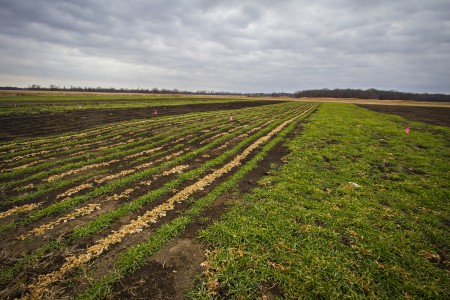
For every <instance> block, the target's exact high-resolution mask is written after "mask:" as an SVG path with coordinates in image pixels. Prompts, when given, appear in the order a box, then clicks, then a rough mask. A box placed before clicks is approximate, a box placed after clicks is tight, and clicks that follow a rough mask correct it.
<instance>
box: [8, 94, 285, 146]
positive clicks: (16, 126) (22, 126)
mask: <svg viewBox="0 0 450 300" xmlns="http://www.w3.org/2000/svg"><path fill="white" fill-rule="evenodd" d="M275 103H281V101H242V102H241V101H239V102H230V103H211V104H191V105H178V106H159V107H145V108H125V109H95V110H94V109H92V110H74V111H67V112H62V113H42V114H36V115H9V116H0V141H9V140H13V139H16V138H24V137H36V136H46V135H51V134H61V133H65V132H70V131H79V130H84V129H88V128H92V127H94V126H98V125H104V124H107V123H112V122H119V121H128V120H133V119H149V118H156V117H161V116H167V115H178V114H186V113H192V112H207V111H216V110H230V109H240V108H245V107H254V106H260V105H268V104H275ZM155 110H156V112H157V114H154V112H155Z"/></svg>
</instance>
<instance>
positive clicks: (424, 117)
mask: <svg viewBox="0 0 450 300" xmlns="http://www.w3.org/2000/svg"><path fill="white" fill-rule="evenodd" d="M358 106H360V107H363V108H366V109H370V110H373V111H376V112H380V113H385V114H391V115H399V116H402V117H405V118H407V119H410V120H414V121H420V122H425V123H430V124H433V125H440V126H447V127H449V126H450V107H421V106H403V105H402V106H400V105H371V104H370V105H369V104H358Z"/></svg>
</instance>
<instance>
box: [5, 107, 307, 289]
mask: <svg viewBox="0 0 450 300" xmlns="http://www.w3.org/2000/svg"><path fill="white" fill-rule="evenodd" d="M311 108H312V107H311V106H309V105H300V104H283V105H272V106H267V107H261V108H258V109H251V110H240V111H239V113H238V114H236V116H234V118H235V119H239V122H238V123H236V122H231V121H230V120H228V115H227V113H219V114H218V115H219V117H216V118H213V116H214V115H213V114H208V118H209V119H208V120H206V119H204V118H203V120H204V121H203V122H198V123H195V122H193V121H192V120H191V121H190V122H185V123H184V126H183V127H180V128H179V129H178V131H177V130H172V133H170V134H168V133H167V132H168V128H166V129H165V130H164V127H161V130H160V131H159V132H158V134H157V135H155V136H156V138H155V140H154V142H153V143H151V142H150V143H149V144H148V147H146V148H145V149H144V148H139V145H143V144H139V145H135V146H136V148H139V149H137V150H135V148H132V147H133V146H131V147H130V148H127V147H123V148H119V150H118V151H119V152H117V153H115V151H116V150H117V149H114V147H112V150H111V152H112V153H111V154H108V152H106V153H105V152H102V153H101V154H102V156H98V157H96V158H95V159H92V160H89V159H88V160H87V161H89V162H88V163H86V164H82V165H80V166H79V168H84V167H87V168H86V169H82V170H81V171H79V172H74V171H75V170H78V169H77V168H74V166H73V165H71V164H70V162H69V163H68V164H64V163H62V164H59V165H57V166H56V167H55V168H54V169H50V170H48V171H45V172H47V174H46V175H45V176H42V174H41V176H40V177H39V178H37V180H36V178H33V179H32V180H29V181H26V182H28V183H29V184H31V183H33V184H35V185H38V186H39V187H48V185H49V184H53V183H54V182H56V183H58V184H59V183H61V182H65V181H71V183H70V184H67V185H64V188H63V189H59V190H58V191H54V190H51V189H48V190H45V189H44V191H45V192H43V194H42V195H46V194H48V193H49V191H54V192H55V193H53V194H52V197H53V199H52V200H51V201H50V200H49V199H47V201H44V202H45V203H44V204H42V203H41V202H38V199H40V196H36V197H31V198H28V199H27V201H31V203H36V204H38V203H39V205H41V206H39V207H33V208H31V209H30V210H23V211H22V212H21V215H16V217H17V219H15V220H13V221H12V222H10V223H5V224H3V225H2V227H0V228H1V229H0V231H1V232H2V234H6V235H7V237H8V238H10V237H13V236H16V238H17V237H22V239H25V240H26V241H24V242H25V243H28V244H33V245H34V244H35V245H38V246H39V247H37V248H36V247H34V248H33V247H32V248H28V250H30V249H31V250H32V251H28V252H30V253H31V254H28V255H26V256H23V257H22V258H20V257H17V259H16V261H15V263H14V264H12V265H11V266H10V267H8V268H6V269H5V270H2V272H1V273H0V274H1V275H0V282H7V281H8V280H10V279H11V278H12V276H15V275H17V274H19V273H20V272H21V270H25V269H26V268H27V266H29V264H30V263H31V262H34V263H39V262H40V263H42V260H43V259H44V257H48V256H49V255H51V254H52V253H56V252H58V251H59V252H64V251H65V250H64V249H73V246H74V245H77V244H78V243H79V241H80V240H81V239H85V238H87V237H93V236H100V237H102V236H103V237H102V238H100V239H98V240H97V242H96V243H95V244H94V245H93V246H91V247H88V248H86V249H85V250H84V252H83V250H82V249H78V250H77V252H78V254H74V255H69V256H67V257H66V261H67V262H66V263H65V264H63V265H61V266H60V267H59V270H56V271H53V272H49V273H48V274H47V275H45V276H40V277H39V278H37V279H36V281H35V282H34V283H32V282H29V280H27V284H28V290H29V291H30V293H29V294H28V296H29V297H35V296H39V295H43V294H44V293H45V290H46V288H47V287H48V286H49V285H51V284H53V282H54V281H55V280H57V279H58V278H60V277H61V276H63V275H65V274H66V273H70V270H72V269H73V268H76V267H79V266H80V265H81V264H84V263H85V262H87V261H90V260H91V259H93V258H95V257H97V256H100V255H101V254H102V253H103V252H104V251H105V250H108V249H109V247H110V246H112V245H114V244H117V243H120V242H121V241H122V239H123V237H124V236H126V235H129V234H133V233H139V232H141V231H143V230H144V231H145V230H146V228H147V227H148V226H149V225H150V224H151V223H154V222H157V221H158V220H159V218H160V217H163V216H165V215H166V213H167V211H169V210H170V209H172V208H173V207H174V206H175V205H177V203H178V202H179V201H180V200H181V201H183V200H185V199H187V198H188V197H189V196H190V195H192V194H193V193H197V192H198V191H199V190H202V189H205V188H206V187H207V186H208V185H210V184H211V183H212V182H214V181H215V180H216V179H217V178H219V177H222V176H223V175H224V174H225V173H229V172H230V171H231V170H232V169H234V168H235V167H236V166H237V165H239V164H241V163H242V161H243V160H244V158H246V157H247V156H249V155H250V153H251V152H253V151H255V149H257V148H258V147H260V145H261V144H264V143H266V142H267V140H268V139H269V138H272V137H273V136H275V135H276V134H277V133H278V132H279V131H281V130H283V129H284V127H286V126H287V125H288V124H289V123H290V122H292V121H293V120H294V119H296V118H297V117H298V116H299V115H300V114H301V113H302V112H305V111H308V110H309V109H311ZM188 117H191V116H185V118H188ZM178 119H179V120H180V121H182V120H183V118H182V117H181V116H180V117H178ZM224 119H226V120H224ZM197 120H198V119H197ZM149 130H151V129H149ZM224 132H226V134H224ZM183 136H185V137H186V136H190V138H189V141H188V142H186V141H185V140H182V137H183ZM158 139H159V141H161V142H158ZM180 139H181V140H180ZM175 141H177V143H175ZM147 142H149V141H147ZM179 142H185V143H179ZM122 146H124V145H121V146H119V147H122ZM105 150H106V149H104V150H101V151H105ZM37 151H39V150H37ZM41 151H42V150H41ZM139 153H142V154H140V155H139ZM105 154H106V155H105ZM36 156H39V155H36ZM104 156H108V157H107V158H106V159H103V157H104ZM31 157H34V156H30V158H31ZM127 157H128V159H127ZM233 157H234V158H233ZM99 158H101V159H99ZM96 159H99V160H96ZM116 160H117V161H116ZM108 163H109V164H108ZM96 164H104V165H101V166H98V165H96ZM89 166H92V167H89ZM124 166H127V167H128V168H124ZM140 166H144V167H140ZM212 169H213V170H215V171H212V172H211V170H212ZM93 170H96V171H98V172H99V173H97V174H96V175H95V176H93V177H89V176H88V177H85V176H87V175H86V174H83V172H86V171H87V172H89V173H90V172H92V171H93ZM219 170H221V171H219ZM24 174H25V173H24ZM24 174H22V175H24ZM205 174H206V175H205ZM214 174H215V175H214ZM30 176H31V177H32V176H34V175H30ZM51 176H55V177H51ZM14 178H15V177H14ZM77 178H79V179H80V178H81V179H80V180H79V181H77V182H76V183H75V184H74V180H75V179H77ZM37 190H40V189H37ZM42 195H41V196H42ZM74 195H75V196H74ZM10 199H18V198H10ZM105 201H106V202H108V203H109V204H108V205H105V207H104V206H103V204H104V203H105ZM18 202H21V201H18ZM31 203H26V204H24V205H23V206H25V205H29V204H31ZM142 209H143V210H144V211H146V212H147V213H145V214H143V215H140V216H139V211H140V210H142ZM68 210H71V211H69V212H68V213H67V214H65V215H60V216H59V217H58V215H59V214H60V213H63V212H65V211H68ZM155 217H156V219H155ZM5 218H6V219H7V218H8V217H5ZM9 218H11V216H10V217H9ZM75 218H81V219H84V221H83V225H82V226H78V227H73V226H70V225H69V224H68V223H70V220H73V219H75ZM130 218H131V219H132V221H131V222H130V223H128V225H127V224H125V225H123V226H122V227H120V226H119V224H121V223H123V222H124V220H130ZM59 224H64V226H65V227H67V226H68V227H67V228H65V229H64V232H65V233H64V235H63V238H62V239H61V238H57V236H55V235H54V234H50V235H48V232H49V231H51V230H52V229H53V228H54V227H56V226H58V225H59ZM138 224H140V225H138ZM117 226H119V227H117ZM13 228H19V229H20V230H18V231H17V232H14V233H12V232H10V231H9V230H10V229H13ZM108 228H117V229H116V230H114V231H112V232H111V231H110V233H109V234H108V231H107V230H108ZM109 230H111V229H109ZM8 232H9V233H8ZM44 232H47V235H48V236H46V239H47V240H48V239H50V241H48V242H42V241H41V242H40V243H39V242H37V240H36V239H34V238H33V237H32V236H34V235H39V234H42V233H44ZM30 239H31V240H30ZM30 241H33V243H30ZM24 242H22V241H20V240H18V241H15V243H16V244H15V246H16V247H18V248H20V247H22V246H21V245H23V243H24ZM12 248H14V247H12ZM69 266H71V267H69ZM50 271H51V269H50ZM28 296H27V297H28Z"/></svg>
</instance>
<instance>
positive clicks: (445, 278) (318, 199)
mask: <svg viewBox="0 0 450 300" xmlns="http://www.w3.org/2000/svg"><path fill="white" fill-rule="evenodd" d="M407 126H409V127H411V129H412V131H411V133H410V134H406V133H405V131H404V128H405V127H407ZM449 137H450V130H449V129H447V128H443V127H436V126H431V125H425V124H423V123H416V122H408V121H407V120H405V119H402V118H400V117H395V116H387V115H382V114H377V113H373V112H370V111H367V110H364V109H361V108H357V107H356V106H353V105H348V104H323V105H321V106H320V108H319V110H318V112H317V113H316V114H314V115H313V116H312V117H311V118H310V122H309V123H307V124H306V125H305V126H304V131H303V133H302V134H301V135H299V136H297V137H296V138H295V139H293V140H292V141H291V142H290V143H289V149H290V154H289V155H288V156H287V157H286V159H287V160H288V163H287V164H286V165H284V166H283V167H282V168H281V169H280V170H279V171H278V172H277V174H275V175H271V176H267V177H265V178H264V179H263V180H262V181H261V187H260V188H258V189H256V190H254V192H253V193H252V194H250V195H246V196H245V201H244V202H243V203H242V204H239V205H237V206H236V207H235V208H234V209H232V210H231V211H230V212H229V213H228V214H227V215H226V217H225V218H224V220H223V221H221V222H217V223H215V224H214V225H212V226H211V227H209V228H208V229H207V230H205V231H203V232H202V233H201V237H202V239H203V240H204V241H205V242H207V243H209V244H211V245H212V246H213V248H214V250H212V251H211V252H210V254H209V258H208V260H207V261H206V262H205V267H206V269H205V272H204V274H203V277H202V282H201V283H200V284H199V285H198V287H197V289H196V290H195V291H192V292H191V294H190V296H191V297H192V298H196V299H205V298H215V297H218V296H221V297H225V298H232V299H235V298H236V299H255V298H261V297H262V298H264V297H281V298H287V299H302V298H338V299H341V298H344V297H345V298H361V297H363V298H365V297H368V298H390V299H397V298H410V297H411V298H428V299H430V298H442V299H446V298H448V297H449V294H450V286H449V284H448V283H449V282H450V281H449V279H450V278H449V277H450V276H449V272H448V270H449V260H448V258H449V248H450V247H449V243H448V241H449V240H450V234H449V231H448V216H449V205H448V204H449V202H448V199H450V195H449V194H450V193H449V188H448V182H449V165H448V155H447V154H446V153H449V145H448V140H449ZM353 183H356V184H357V185H355V184H353Z"/></svg>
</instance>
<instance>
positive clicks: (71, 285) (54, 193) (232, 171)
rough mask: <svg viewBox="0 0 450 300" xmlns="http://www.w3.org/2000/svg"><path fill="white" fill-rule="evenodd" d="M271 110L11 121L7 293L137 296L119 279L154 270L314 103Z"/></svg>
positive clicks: (6, 153) (5, 220) (5, 224)
mask: <svg viewBox="0 0 450 300" xmlns="http://www.w3.org/2000/svg"><path fill="white" fill-rule="evenodd" d="M264 104H266V105H260V106H254V105H252V106H254V107H249V108H245V107H244V105H240V104H239V103H237V104H236V103H235V104H233V105H234V106H230V107H223V106H222V107H217V108H216V109H221V110H213V109H214V108H212V106H211V107H209V108H208V109H205V110H204V111H198V110H196V111H195V112H189V111H190V110H191V109H192V107H189V108H188V109H185V110H180V111H178V112H177V113H176V114H175V113H171V112H170V111H169V110H167V111H164V110H163V109H159V114H158V113H157V112H155V115H154V116H152V115H151V112H150V111H148V110H149V109H147V110H146V111H145V114H146V116H145V118H144V119H137V118H138V117H137V118H133V114H132V112H131V111H128V112H127V113H126V114H122V116H125V117H124V118H122V119H121V118H106V117H105V118H104V119H102V118H100V117H98V118H97V119H96V121H95V122H93V121H92V122H90V121H89V120H92V118H90V117H89V116H88V117H86V118H84V117H83V118H82V119H81V117H80V116H78V117H79V118H78V117H76V118H75V117H74V120H69V121H68V122H64V119H63V118H61V117H60V116H57V117H56V116H55V118H53V119H52V116H50V115H48V118H47V119H46V121H45V125H44V126H41V127H40V128H38V127H39V125H38V123H39V122H36V121H35V120H34V119H33V120H32V121H31V123H29V124H27V123H23V122H25V121H26V119H25V118H23V117H22V119H21V120H22V122H18V121H17V120H16V119H17V117H16V119H14V118H13V119H14V120H15V121H14V120H13V121H14V122H15V123H14V122H12V123H10V124H11V125H10V126H16V131H14V130H12V127H11V128H9V129H8V130H7V131H8V132H9V133H10V134H11V135H10V136H4V138H3V140H4V142H2V143H1V144H0V157H1V160H0V162H1V163H0V168H1V173H0V193H1V199H2V200H1V202H0V236H1V241H2V243H1V244H0V263H1V266H2V268H1V272H0V298H11V299H13V298H19V299H48V298H58V299H60V298H66V297H69V298H73V297H85V298H90V297H94V298H95V297H110V298H111V297H112V298H114V297H119V298H120V297H132V295H133V286H132V284H133V282H131V281H130V283H129V284H130V286H126V287H123V286H122V287H121V288H119V286H118V284H119V281H120V280H122V279H123V278H124V277H128V276H133V274H136V273H135V272H139V270H140V269H139V268H140V267H141V266H143V265H146V264H147V267H148V268H151V263H150V264H149V263H148V258H149V257H150V256H152V255H153V254H154V253H156V251H158V250H159V249H161V248H163V247H164V246H165V245H168V243H170V241H171V240H173V239H174V238H175V237H177V236H180V235H183V233H185V232H186V230H188V229H189V228H190V229H192V228H193V227H192V226H193V224H196V222H197V223H198V222H199V220H201V218H202V217H204V214H205V212H206V211H208V210H209V211H210V210H211V207H214V205H215V207H216V208H217V207H218V206H217V205H219V206H220V195H221V194H223V193H224V192H226V191H228V190H229V189H231V188H232V187H233V186H235V185H237V184H239V183H240V182H241V180H242V179H243V178H244V177H245V176H248V174H251V173H250V172H251V171H252V170H255V168H257V166H258V164H259V165H261V164H264V163H268V162H267V161H264V159H265V157H268V155H269V154H271V155H272V156H273V155H274V152H273V151H274V149H277V148H276V147H277V145H279V142H280V141H281V139H282V138H283V137H285V136H286V135H288V134H289V132H291V131H293V130H294V129H295V128H298V124H299V123H300V122H301V120H302V119H304V118H306V117H307V116H308V115H309V114H310V113H311V112H313V111H314V110H315V108H316V105H314V104H310V103H278V104H271V103H264ZM267 104H270V105H267ZM205 107H206V106H205ZM171 109H175V108H171ZM178 109H181V108H178ZM231 109H232V110H231ZM161 112H162V113H161ZM93 113H94V111H91V112H90V114H93ZM100 113H101V114H100V115H102V114H104V112H100ZM104 115H105V116H109V115H108V114H104ZM141 117H142V116H141ZM77 118H78V119H80V120H81V121H77ZM83 120H84V121H83ZM83 122H84V123H83ZM19 123H20V124H19ZM14 124H15V125H14ZM58 124H65V125H58ZM83 124H84V125H83ZM30 126H31V127H34V129H30ZM46 128H47V130H45V129H46ZM58 128H59V129H58ZM14 132H16V133H15V134H14ZM49 133H51V135H49ZM33 135H38V137H30V136H33ZM17 137H21V139H20V140H17V139H16V138H17ZM5 140H9V141H5ZM275 156H276V155H275ZM269 162H270V161H269ZM217 210H218V211H221V209H217ZM177 247H178V248H179V249H185V250H186V249H189V248H195V247H196V245H191V244H189V243H186V244H185V245H184V244H183V245H181V246H180V245H178V246H177ZM180 253H181V252H180ZM172 257H173V256H172ZM155 259H156V260H157V259H158V258H155ZM159 259H160V260H161V264H163V265H164V264H165V261H164V259H163V258H161V257H160V258H159ZM200 259H201V258H200ZM169 271H171V272H172V271H175V272H176V270H172V269H169ZM147 274H148V273H147ZM174 274H175V273H174ZM174 274H172V275H173V276H176V275H174ZM186 274H187V273H186ZM186 274H184V275H186ZM146 276H148V275H146ZM159 277H161V274H159V273H158V272H154V273H153V275H152V276H151V278H147V279H146V280H147V281H148V282H158V278H159ZM130 278H132V277H130ZM165 278H167V276H166V277H165ZM159 283H161V282H159ZM149 288H150V289H151V287H149ZM169 288H173V286H170V287H169V286H168V287H167V289H169ZM160 290H162V291H164V288H162V289H160ZM167 293H171V295H175V294H176V293H174V292H173V291H172V292H170V291H167ZM156 298H158V297H156Z"/></svg>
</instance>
